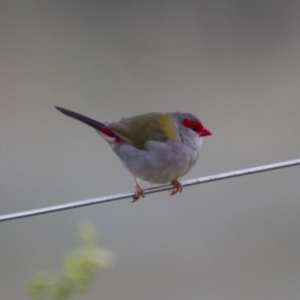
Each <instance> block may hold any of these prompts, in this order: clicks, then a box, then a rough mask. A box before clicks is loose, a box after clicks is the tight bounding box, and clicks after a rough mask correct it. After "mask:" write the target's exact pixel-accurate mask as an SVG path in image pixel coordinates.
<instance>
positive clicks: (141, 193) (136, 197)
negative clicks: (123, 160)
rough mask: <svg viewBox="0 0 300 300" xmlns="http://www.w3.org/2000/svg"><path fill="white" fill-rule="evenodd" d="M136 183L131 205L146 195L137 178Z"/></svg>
mask: <svg viewBox="0 0 300 300" xmlns="http://www.w3.org/2000/svg"><path fill="white" fill-rule="evenodd" d="M134 182H135V194H134V195H133V196H132V200H131V203H134V202H135V201H137V200H139V199H140V197H142V198H144V197H145V193H144V191H143V190H142V188H141V187H140V186H139V184H138V183H137V181H136V178H134Z"/></svg>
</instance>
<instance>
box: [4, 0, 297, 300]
mask: <svg viewBox="0 0 300 300" xmlns="http://www.w3.org/2000/svg"><path fill="white" fill-rule="evenodd" d="M0 38H1V43H0V91H1V98H0V104H1V106H0V108H1V109H0V138H1V143H0V149H1V151H0V212H1V214H5V213H10V212H15V211H21V210H27V209H33V208H38V207H44V206H50V205H55V204H60V203H67V202H72V201H75V200H81V199H88V198H93V197H98V196H104V195H109V194H114V193H120V192H125V191H130V190H132V189H133V181H132V178H131V177H130V176H129V175H128V173H127V171H126V170H125V169H124V168H123V167H122V165H121V163H120V162H119V160H118V158H117V157H116V156H115V155H114V154H113V153H112V152H111V151H110V149H109V147H108V145H107V144H106V143H105V141H104V140H102V139H101V138H100V137H99V136H98V135H97V134H96V133H95V132H94V131H93V130H91V129H90V128H88V127H87V126H85V125H83V124H80V123H79V122H76V121H74V120H71V119H69V118H67V117H65V116H63V115H62V114H60V113H59V112H57V111H56V110H55V109H54V105H59V106H62V107H65V108H68V109H71V110H74V111H77V112H79V113H82V114H85V115H87V116H90V117H92V118H96V119H99V120H115V119H118V118H120V117H125V116H131V115H135V114H140V113H145V112H149V111H162V112H168V111H188V112H192V113H194V114H195V115H197V116H199V118H200V119H201V120H202V122H203V123H204V124H205V125H206V126H207V127H208V128H209V129H210V130H212V131H213V136H211V137H209V138H206V139H205V140H204V146H203V150H202V152H201V157H200V161H199V162H198V164H197V165H196V167H195V168H194V169H193V170H192V171H191V172H190V173H189V174H188V175H187V176H186V177H185V178H194V177H200V176H204V175H210V174H215V173H220V172H226V171H230V170H236V169H242V168H247V167H251V166H257V165H261V164H268V163H272V162H277V161H283V160H289V159H294V158H299V157H300V151H299V150H300V144H299V126H300V118H299V109H300V84H299V81H300V2H299V1H297V0H295V1H282V0H281V1H279V0H273V1H270V0H269V1H268V0H259V1H256V0H255V1H245V0H244V1H242V0H239V1H234V0H232V1H223V2H221V1H215V0H203V1H164V0H161V1H114V0H111V1H42V0H39V1H30V0H29V1H1V2H0ZM299 175H300V168H299V167H294V168H288V169H284V170H277V171H272V172H268V173H263V174H257V175H252V176H247V177H242V178H236V179H230V180H225V181H220V182H215V183H210V184H204V185H200V186H194V187H190V188H185V189H184V191H183V193H182V194H180V195H176V196H174V197H169V196H168V193H167V192H164V193H159V194H154V195H149V196H147V197H146V198H145V199H142V200H140V201H138V202H137V203H136V204H130V203H129V200H122V201H118V202H113V203H108V204H102V205H98V206H92V207H85V208H80V209H74V210H69V211H65V212H59V213H53V214H49V215H43V216H37V217H32V218H28V219H22V220H16V221H10V222H5V223H1V224H0V236H1V243H0V291H1V296H0V298H1V300H2V299H3V300H16V299H26V284H27V281H28V279H29V277H30V276H31V275H32V274H34V273H35V272H36V271H39V270H44V269H47V270H50V271H53V272H54V273H55V272H57V273H58V272H59V268H60V263H61V260H62V258H63V257H64V254H65V253H66V251H68V250H70V249H73V248H75V247H77V246H78V245H80V240H79V238H78V236H77V226H78V223H80V222H90V223H92V224H93V225H94V226H95V227H96V228H97V230H98V233H99V236H100V240H101V246H102V247H104V248H106V249H109V250H111V251H112V252H113V253H114V254H115V255H116V262H115V264H114V266H113V267H112V268H111V269H108V270H104V271H103V272H101V274H100V275H99V276H98V277H97V279H96V281H95V282H94V284H93V286H92V287H91V289H90V290H89V293H88V294H87V295H81V296H78V297H75V298H74V299H132V300H135V299H139V300H140V299H143V300H152V299H156V300H168V299H170V300H171V299H172V300H181V299H187V300H194V299H205V300H208V299H209V300H215V299H228V300H235V299H236V300H238V299H243V300H252V299H263V300H267V299H270V300H271V299H272V300H277V299H278V300H281V299H285V300H291V299H297V300H298V299H299V298H300V259H299V257H300V217H299V216H300V201H299V192H300V186H299ZM144 187H147V185H144Z"/></svg>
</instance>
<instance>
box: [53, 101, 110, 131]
mask: <svg viewBox="0 0 300 300" xmlns="http://www.w3.org/2000/svg"><path fill="white" fill-rule="evenodd" d="M55 108H56V109H58V110H59V111H60V112H62V113H63V114H65V115H66V116H68V117H71V118H73V119H76V120H79V121H81V122H83V123H85V124H87V125H89V126H91V127H93V128H95V129H97V130H100V131H101V130H102V128H103V127H105V125H104V124H103V123H101V122H98V121H95V120H92V119H90V118H88V117H85V116H83V115H80V114H78V113H76V112H73V111H71V110H68V109H65V108H62V107H58V106H55Z"/></svg>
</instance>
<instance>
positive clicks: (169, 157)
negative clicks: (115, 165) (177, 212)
mask: <svg viewBox="0 0 300 300" xmlns="http://www.w3.org/2000/svg"><path fill="white" fill-rule="evenodd" d="M114 151H115V152H116V154H117V155H118V156H119V157H120V159H121V161H122V162H123V164H124V165H125V167H126V168H127V169H128V170H129V171H130V172H131V173H132V174H133V175H134V176H136V177H137V178H139V179H141V180H143V181H148V182H151V183H159V184H161V183H169V182H171V181H172V180H174V179H177V178H179V177H181V176H183V175H185V174H186V173H188V172H189V171H190V169H191V168H192V167H193V166H194V165H195V163H196V162H197V159H198V156H199V149H198V151H197V149H192V148H190V147H188V146H185V145H182V143H179V142H174V141H170V142H169V143H166V142H164V143H161V142H154V141H151V142H148V144H147V147H146V149H145V150H141V149H137V148H135V147H133V146H132V145H129V144H126V143H122V144H120V145H118V147H116V148H115V149H114Z"/></svg>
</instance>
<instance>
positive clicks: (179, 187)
mask: <svg viewBox="0 0 300 300" xmlns="http://www.w3.org/2000/svg"><path fill="white" fill-rule="evenodd" d="M171 184H172V185H173V189H172V190H171V194H170V196H173V195H175V194H177V193H181V192H182V189H183V187H182V184H181V183H180V182H179V181H178V180H177V179H174V180H172V181H171Z"/></svg>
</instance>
